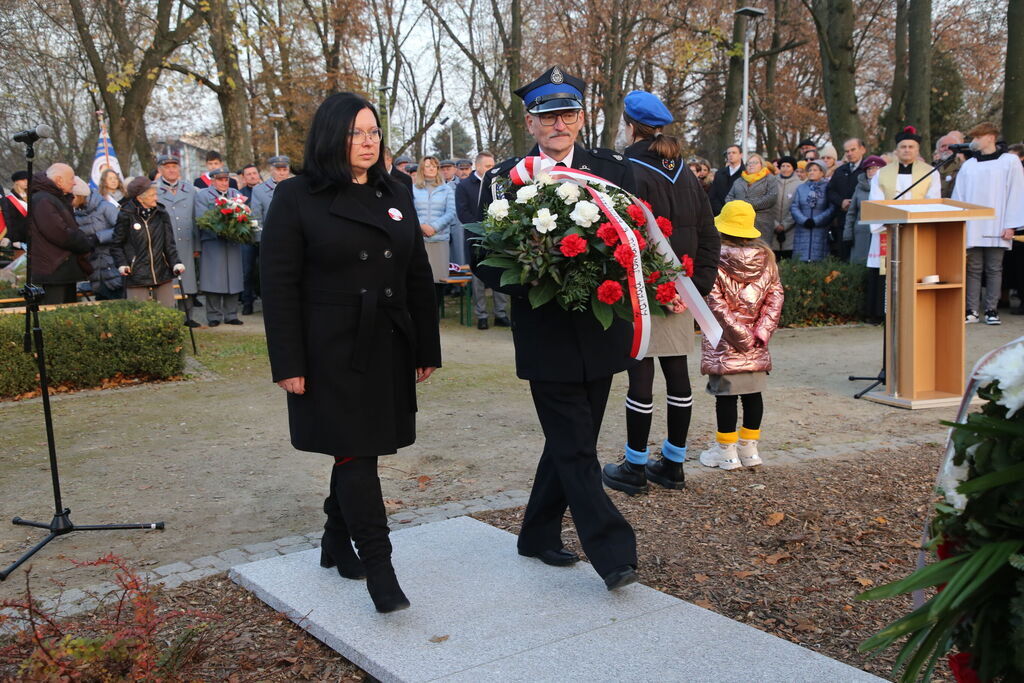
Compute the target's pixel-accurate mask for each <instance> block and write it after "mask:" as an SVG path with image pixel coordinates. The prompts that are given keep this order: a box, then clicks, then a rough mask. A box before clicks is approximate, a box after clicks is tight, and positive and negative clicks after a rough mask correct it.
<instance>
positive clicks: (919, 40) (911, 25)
mask: <svg viewBox="0 0 1024 683" xmlns="http://www.w3.org/2000/svg"><path fill="white" fill-rule="evenodd" d="M909 7H910V10H909V11H908V12H907V26H908V30H909V35H910V40H909V47H910V50H909V54H908V56H909V68H908V74H907V75H908V82H907V121H908V122H909V123H910V124H911V125H913V126H914V127H915V128H917V132H918V134H919V135H920V136H921V138H922V141H921V152H922V154H925V152H926V150H930V149H931V140H930V139H929V130H930V129H931V121H930V118H931V117H930V112H931V94H932V0H910V5H909ZM926 156H927V154H926Z"/></svg>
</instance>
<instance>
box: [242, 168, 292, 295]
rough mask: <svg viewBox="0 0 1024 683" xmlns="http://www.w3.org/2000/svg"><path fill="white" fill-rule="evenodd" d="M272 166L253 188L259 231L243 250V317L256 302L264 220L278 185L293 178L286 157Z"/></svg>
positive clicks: (255, 214)
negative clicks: (267, 176) (286, 179)
mask: <svg viewBox="0 0 1024 683" xmlns="http://www.w3.org/2000/svg"><path fill="white" fill-rule="evenodd" d="M267 163H268V164H269V165H270V177H269V178H267V179H266V180H265V181H263V182H262V183H260V184H259V185H257V186H255V187H254V188H252V199H251V200H250V202H249V205H250V206H251V207H252V217H253V218H254V219H255V220H256V225H257V229H256V231H255V234H254V240H253V243H252V244H247V245H245V246H244V247H243V248H242V252H243V256H245V258H243V268H244V273H243V277H244V280H245V289H244V290H243V291H242V315H252V305H253V303H254V302H255V301H256V290H257V287H256V282H257V281H258V278H257V275H258V272H259V271H258V269H259V262H260V233H261V232H262V230H261V229H260V228H262V227H263V219H264V218H266V216H267V211H269V210H270V202H271V200H272V199H273V198H274V190H276V189H277V184H278V183H279V182H281V181H282V180H284V179H285V178H291V177H292V167H291V163H292V162H291V159H289V158H288V157H286V156H284V155H279V156H274V157H270V158H269V159H268V160H267Z"/></svg>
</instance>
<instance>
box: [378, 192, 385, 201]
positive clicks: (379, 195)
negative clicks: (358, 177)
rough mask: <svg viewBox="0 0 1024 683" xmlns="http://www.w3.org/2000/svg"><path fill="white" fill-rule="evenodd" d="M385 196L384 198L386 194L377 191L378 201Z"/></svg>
mask: <svg viewBox="0 0 1024 683" xmlns="http://www.w3.org/2000/svg"><path fill="white" fill-rule="evenodd" d="M383 196H384V193H382V192H381V191H380V190H377V199H380V198H381V197H383Z"/></svg>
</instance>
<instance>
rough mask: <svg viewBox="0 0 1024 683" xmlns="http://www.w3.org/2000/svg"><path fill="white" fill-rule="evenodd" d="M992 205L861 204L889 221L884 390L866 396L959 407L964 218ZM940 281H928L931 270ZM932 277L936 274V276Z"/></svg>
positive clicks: (865, 217)
mask: <svg viewBox="0 0 1024 683" xmlns="http://www.w3.org/2000/svg"><path fill="white" fill-rule="evenodd" d="M994 216H995V211H994V210H993V209H991V208H989V207H987V206H978V205H977V204H968V203H966V202H958V201H954V200H952V199H899V200H892V201H869V202H863V203H862V204H861V214H860V220H861V222H862V223H885V224H886V234H887V244H888V250H887V252H888V253H887V254H886V256H885V263H886V269H885V272H886V277H885V280H886V313H885V325H886V335H887V337H886V342H887V344H886V354H885V390H884V391H883V390H878V391H873V392H871V393H869V394H867V395H865V397H864V398H867V399H869V400H871V401H876V402H878V403H884V404H886V405H891V406H897V407H900V408H911V409H913V408H937V407H942V406H953V405H959V404H960V399H961V398H962V397H963V393H964V318H965V317H966V311H965V308H966V307H965V296H964V288H965V285H966V277H965V275H966V263H967V252H966V235H965V221H967V220H968V219H970V220H977V219H986V218H993V217H994ZM935 275H937V276H938V282H922V280H924V279H925V278H927V277H928V276H935ZM930 279H934V277H933V278H930Z"/></svg>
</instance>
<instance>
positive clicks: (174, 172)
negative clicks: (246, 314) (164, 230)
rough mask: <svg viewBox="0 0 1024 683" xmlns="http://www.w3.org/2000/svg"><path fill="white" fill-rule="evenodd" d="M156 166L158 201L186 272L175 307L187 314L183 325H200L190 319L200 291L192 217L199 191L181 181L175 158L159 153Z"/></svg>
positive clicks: (197, 245) (197, 242)
mask: <svg viewBox="0 0 1024 683" xmlns="http://www.w3.org/2000/svg"><path fill="white" fill-rule="evenodd" d="M156 165H157V168H158V169H160V180H159V181H157V186H156V187H157V189H156V192H157V201H158V202H160V204H161V205H163V207H164V210H165V211H167V215H168V216H170V218H171V229H172V230H173V231H174V246H175V248H176V249H177V250H178V255H179V257H180V258H181V260H182V262H183V263H184V264H185V266H186V268H185V272H184V273H182V274H181V284H182V287H183V288H184V290H185V291H183V292H182V295H184V296H185V298H183V299H182V300H181V301H179V302H178V306H179V308H184V309H185V310H186V312H187V313H188V316H187V317H188V322H186V323H185V324H186V325H189V326H190V327H195V326H197V325H198V324H199V323H197V322H195V321H194V320H193V319H192V305H193V304H194V303H195V298H196V294H197V293H198V291H199V288H198V280H197V278H196V268H195V255H196V254H197V253H198V252H199V231H198V230H197V229H196V220H195V204H196V194H197V193H198V190H197V189H196V186H195V185H193V184H192V183H187V182H185V181H184V180H182V178H181V164H180V163H179V162H178V158H177V157H173V156H167V155H161V156H160V157H158V158H157V160H156Z"/></svg>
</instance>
